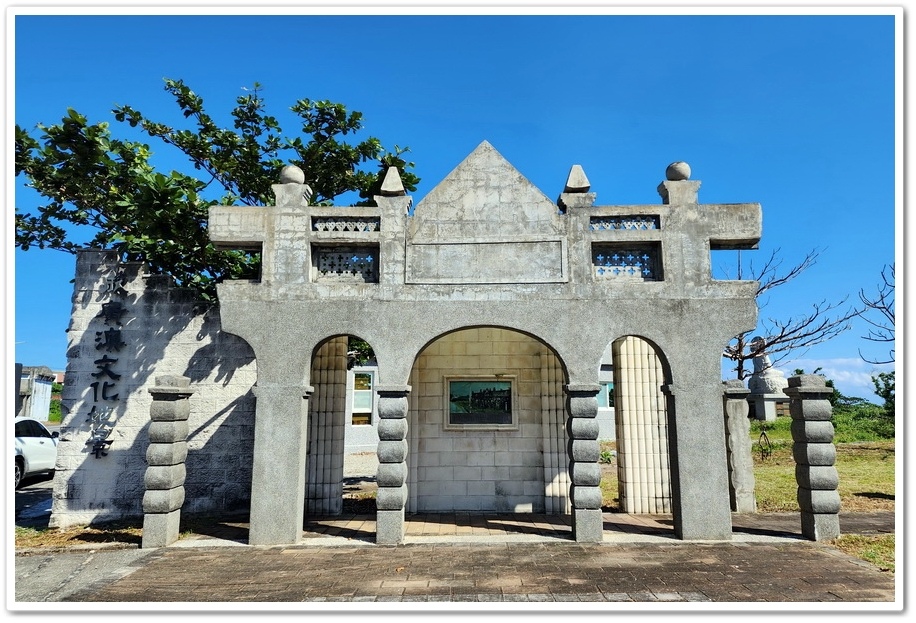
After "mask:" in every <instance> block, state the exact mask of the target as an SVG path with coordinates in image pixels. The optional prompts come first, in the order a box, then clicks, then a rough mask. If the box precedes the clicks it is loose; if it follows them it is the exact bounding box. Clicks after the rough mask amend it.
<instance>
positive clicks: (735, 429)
mask: <svg viewBox="0 0 916 623" xmlns="http://www.w3.org/2000/svg"><path fill="white" fill-rule="evenodd" d="M723 385H724V388H723V396H722V400H723V402H724V408H725V443H726V451H727V454H728V494H729V498H730V500H731V505H732V511H733V512H736V513H756V512H757V499H756V498H755V497H754V485H755V483H754V461H753V459H752V458H751V437H750V431H751V423H750V421H749V420H748V417H747V416H748V412H749V411H750V409H749V408H748V404H747V395H748V394H749V393H750V390H749V389H747V388H745V387H744V383H743V382H742V381H740V380H738V379H734V380H731V381H725V382H724V383H723Z"/></svg>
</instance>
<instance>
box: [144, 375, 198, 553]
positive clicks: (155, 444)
mask: <svg viewBox="0 0 916 623" xmlns="http://www.w3.org/2000/svg"><path fill="white" fill-rule="evenodd" d="M190 383H191V380H190V379H189V378H187V377H184V376H158V377H156V386H155V387H152V388H150V390H149V392H150V394H152V395H153V403H152V405H150V419H151V420H152V423H151V424H150V427H149V446H147V448H146V462H147V465H148V467H147V468H146V475H145V476H144V478H143V482H144V485H145V486H146V492H145V493H144V494H143V540H142V542H141V545H140V546H141V547H165V546H167V545H171V544H172V543H174V542H175V541H177V540H178V528H179V524H180V522H181V505H182V504H183V503H184V481H185V476H186V471H185V464H184V463H185V459H186V458H187V456H188V417H189V416H190V414H191V403H190V401H189V400H188V398H189V397H190V396H191V394H192V393H194V390H192V389H191V388H190Z"/></svg>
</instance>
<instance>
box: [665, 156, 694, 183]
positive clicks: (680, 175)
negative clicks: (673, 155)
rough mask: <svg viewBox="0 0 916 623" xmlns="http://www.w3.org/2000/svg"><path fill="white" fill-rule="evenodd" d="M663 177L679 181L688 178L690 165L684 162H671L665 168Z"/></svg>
mask: <svg viewBox="0 0 916 623" xmlns="http://www.w3.org/2000/svg"><path fill="white" fill-rule="evenodd" d="M665 178H666V179H668V180H671V181H672V182H680V181H683V180H689V179H690V165H689V164H687V163H686V162H681V161H678V162H672V163H671V164H669V165H668V168H667V169H665Z"/></svg>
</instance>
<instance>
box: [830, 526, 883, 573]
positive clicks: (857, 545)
mask: <svg viewBox="0 0 916 623" xmlns="http://www.w3.org/2000/svg"><path fill="white" fill-rule="evenodd" d="M832 543H833V545H834V546H835V547H837V548H839V549H841V550H843V552H845V553H847V554H849V555H851V556H855V557H856V558H860V559H861V560H865V561H867V562H870V563H871V564H873V565H875V566H876V567H878V568H879V569H881V570H882V571H890V572H891V573H894V572H895V571H896V564H895V562H894V561H895V553H896V552H895V551H894V548H895V547H896V538H895V536H894V535H893V534H882V535H864V534H847V535H841V536H840V538H838V539H836V540H834V541H832Z"/></svg>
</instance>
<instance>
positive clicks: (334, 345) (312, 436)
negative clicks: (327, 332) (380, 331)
mask: <svg viewBox="0 0 916 623" xmlns="http://www.w3.org/2000/svg"><path fill="white" fill-rule="evenodd" d="M350 338H357V339H362V338H361V337H359V336H354V335H335V336H332V337H327V338H324V339H323V340H322V341H321V342H319V343H318V345H317V346H315V347H314V348H313V350H312V359H311V366H310V367H309V370H308V372H309V376H308V378H307V379H306V380H307V381H308V382H309V383H310V386H311V387H312V388H313V390H312V394H311V397H310V399H309V413H308V438H307V446H306V462H305V470H306V479H305V487H306V490H305V514H306V515H307V516H310V515H312V516H313V515H339V514H340V513H341V512H342V510H343V479H344V465H345V461H346V454H347V449H346V444H347V436H348V434H349V433H350V432H351V425H352V422H351V421H348V419H347V418H348V415H349V410H348V407H347V398H348V378H349V374H348V370H349V368H350V367H351V366H350V363H351V355H350V350H349V347H350ZM367 343H368V342H367ZM370 346H371V343H370ZM372 424H373V425H377V423H372Z"/></svg>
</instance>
